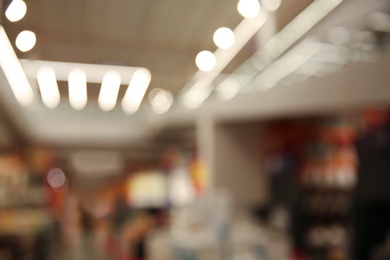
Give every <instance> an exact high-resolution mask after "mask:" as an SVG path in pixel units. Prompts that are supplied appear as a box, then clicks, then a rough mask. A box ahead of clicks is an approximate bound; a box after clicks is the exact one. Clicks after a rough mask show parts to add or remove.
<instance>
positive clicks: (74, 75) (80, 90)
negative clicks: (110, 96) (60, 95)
mask: <svg viewBox="0 0 390 260" xmlns="http://www.w3.org/2000/svg"><path fill="white" fill-rule="evenodd" d="M68 84H69V102H70V105H71V106H72V107H73V108H74V109H76V110H81V109H83V108H84V107H85V105H86V104H87V76H86V75H85V72H84V71H83V70H81V69H73V70H71V72H70V73H69V79H68Z"/></svg>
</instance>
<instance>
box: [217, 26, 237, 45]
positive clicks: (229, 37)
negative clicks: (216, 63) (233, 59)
mask: <svg viewBox="0 0 390 260" xmlns="http://www.w3.org/2000/svg"><path fill="white" fill-rule="evenodd" d="M213 40H214V43H215V45H217V46H218V47H219V48H221V49H229V48H230V47H232V46H233V44H234V40H235V37H234V33H233V31H232V30H230V29H229V28H226V27H221V28H219V29H218V30H216V31H215V33H214V37H213Z"/></svg>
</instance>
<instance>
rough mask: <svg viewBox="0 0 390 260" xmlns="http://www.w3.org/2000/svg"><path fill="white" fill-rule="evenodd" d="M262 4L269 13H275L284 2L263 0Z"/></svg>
mask: <svg viewBox="0 0 390 260" xmlns="http://www.w3.org/2000/svg"><path fill="white" fill-rule="evenodd" d="M261 3H262V5H263V6H264V7H265V8H266V9H267V10H268V11H270V12H275V11H276V10H277V9H278V8H279V7H280V5H281V4H282V0H262V1H261Z"/></svg>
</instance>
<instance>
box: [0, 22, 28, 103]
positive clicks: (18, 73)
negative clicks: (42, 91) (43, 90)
mask: <svg viewBox="0 0 390 260" xmlns="http://www.w3.org/2000/svg"><path fill="white" fill-rule="evenodd" d="M0 50H1V51H0V66H1V67H2V69H3V72H4V75H5V77H6V78H7V80H8V83H9V84H10V86H11V89H12V92H13V93H14V95H15V98H16V100H17V101H18V103H19V104H21V105H23V106H27V105H29V104H31V102H32V101H33V98H34V94H33V91H32V88H31V86H30V83H29V82H28V80H27V77H26V74H25V73H24V71H23V68H22V66H21V65H20V62H19V60H18V58H17V56H16V54H15V52H14V50H13V48H12V45H11V43H10V41H9V39H8V37H7V34H6V33H5V31H4V28H3V27H2V26H0Z"/></svg>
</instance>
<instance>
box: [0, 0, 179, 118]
mask: <svg viewBox="0 0 390 260" xmlns="http://www.w3.org/2000/svg"><path fill="white" fill-rule="evenodd" d="M26 12H27V5H26V3H25V2H24V1H23V0H13V1H12V2H11V4H10V5H9V6H8V8H7V10H6V12H5V15H6V17H7V19H8V20H9V21H11V22H17V21H20V20H21V19H23V17H24V16H25V15H26ZM35 43H36V36H35V34H34V32H32V31H22V32H21V33H20V34H19V35H18V36H17V38H16V41H15V45H16V47H17V48H18V49H19V50H20V51H22V52H27V51H29V50H31V49H32V48H33V47H34V46H35ZM37 80H38V86H39V89H40V92H41V96H42V101H43V103H44V105H45V106H46V107H48V108H55V107H57V106H58V105H59V103H60V93H59V90H58V85H57V79H56V75H55V71H54V69H53V68H51V67H49V66H43V67H41V68H40V69H39V70H38V72H37ZM150 80H151V73H150V71H149V70H147V69H145V68H138V69H137V70H136V71H135V72H134V73H133V75H132V78H131V81H130V84H129V87H128V89H127V91H126V93H125V96H124V98H123V101H122V109H123V111H125V112H126V113H128V114H132V113H135V112H136V111H137V110H138V108H139V106H140V104H141V101H142V99H143V97H144V95H145V92H146V90H147V88H148V86H149V83H150ZM120 85H121V77H120V74H119V73H117V72H116V71H108V72H106V73H105V75H104V77H103V80H102V85H101V89H100V94H99V98H98V104H99V106H100V108H101V109H102V110H103V111H110V110H112V109H113V108H114V107H115V105H116V103H117V98H118V92H119V88H120ZM68 87H69V102H70V105H71V106H72V107H73V108H74V109H76V110H81V109H83V108H84V107H85V106H86V104H87V99H88V98H87V75H86V73H85V72H84V71H83V70H82V69H79V68H75V69H73V70H72V71H70V73H69V75H68ZM149 101H150V103H151V105H152V109H153V110H154V111H155V112H156V113H159V114H162V113H165V112H166V111H168V109H169V108H170V106H171V105H172V103H173V96H172V94H171V92H169V91H165V90H163V89H159V88H157V89H153V90H152V91H151V92H150V94H149ZM22 103H23V104H24V102H22Z"/></svg>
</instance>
